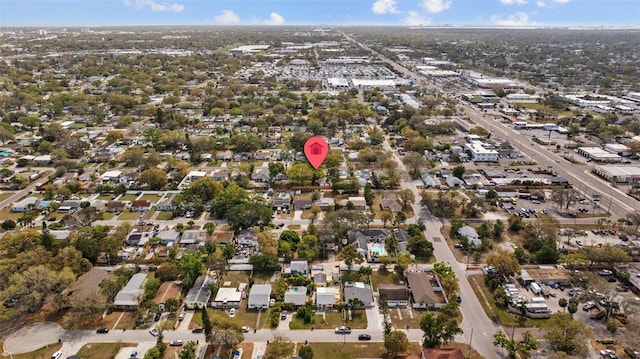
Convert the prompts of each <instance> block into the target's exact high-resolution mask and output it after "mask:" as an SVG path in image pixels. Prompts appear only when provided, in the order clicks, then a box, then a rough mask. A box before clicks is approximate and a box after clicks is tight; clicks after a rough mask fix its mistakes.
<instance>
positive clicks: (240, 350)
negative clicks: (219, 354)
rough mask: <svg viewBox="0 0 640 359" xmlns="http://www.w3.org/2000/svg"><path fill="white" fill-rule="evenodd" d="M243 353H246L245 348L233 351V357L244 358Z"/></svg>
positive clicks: (234, 358)
mask: <svg viewBox="0 0 640 359" xmlns="http://www.w3.org/2000/svg"><path fill="white" fill-rule="evenodd" d="M242 353H244V349H242V348H239V349H238V350H236V351H235V352H233V359H242Z"/></svg>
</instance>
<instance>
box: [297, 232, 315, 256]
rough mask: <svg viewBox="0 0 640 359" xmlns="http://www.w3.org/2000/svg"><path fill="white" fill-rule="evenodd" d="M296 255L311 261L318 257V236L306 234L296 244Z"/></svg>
mask: <svg viewBox="0 0 640 359" xmlns="http://www.w3.org/2000/svg"><path fill="white" fill-rule="evenodd" d="M298 257H300V258H302V259H305V260H308V261H312V260H314V259H316V258H317V257H318V237H316V236H314V235H312V234H307V235H305V236H304V237H302V239H301V240H300V244H299V245H298Z"/></svg>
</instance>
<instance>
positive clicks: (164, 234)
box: [156, 229, 180, 246]
mask: <svg viewBox="0 0 640 359" xmlns="http://www.w3.org/2000/svg"><path fill="white" fill-rule="evenodd" d="M156 237H158V238H160V242H162V244H164V245H165V246H166V245H167V243H169V242H174V243H175V242H176V241H178V238H180V232H178V231H176V230H173V229H170V230H167V231H159V232H158V234H156Z"/></svg>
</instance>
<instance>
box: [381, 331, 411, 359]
mask: <svg viewBox="0 0 640 359" xmlns="http://www.w3.org/2000/svg"><path fill="white" fill-rule="evenodd" d="M384 348H385V349H387V353H389V357H391V358H395V357H396V356H397V355H398V354H401V353H404V352H406V351H407V350H408V349H409V339H407V335H406V334H405V332H402V331H399V330H394V331H392V332H391V333H389V334H387V335H385V336H384Z"/></svg>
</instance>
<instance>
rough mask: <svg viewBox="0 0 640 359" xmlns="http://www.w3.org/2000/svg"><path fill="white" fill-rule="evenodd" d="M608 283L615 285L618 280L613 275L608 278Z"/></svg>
mask: <svg viewBox="0 0 640 359" xmlns="http://www.w3.org/2000/svg"><path fill="white" fill-rule="evenodd" d="M607 282H610V283H615V282H616V278H615V277H614V276H612V275H608V276H607Z"/></svg>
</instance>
